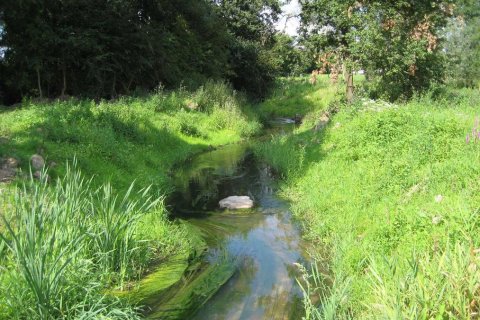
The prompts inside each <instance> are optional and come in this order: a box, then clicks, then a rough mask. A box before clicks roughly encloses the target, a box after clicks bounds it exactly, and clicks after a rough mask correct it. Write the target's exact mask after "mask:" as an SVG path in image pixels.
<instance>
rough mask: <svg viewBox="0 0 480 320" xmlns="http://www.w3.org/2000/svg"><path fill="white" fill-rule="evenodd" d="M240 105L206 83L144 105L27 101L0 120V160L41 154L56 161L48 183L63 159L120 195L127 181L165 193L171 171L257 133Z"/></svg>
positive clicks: (132, 101)
mask: <svg viewBox="0 0 480 320" xmlns="http://www.w3.org/2000/svg"><path fill="white" fill-rule="evenodd" d="M246 111H248V106H247V103H246V101H245V99H244V98H243V97H242V96H241V95H239V94H237V93H235V92H234V91H233V90H232V89H230V87H229V86H228V85H226V84H223V83H207V84H205V86H203V87H201V88H200V89H198V90H197V91H195V92H188V91H185V90H183V89H180V90H177V91H172V92H164V91H162V90H159V91H158V92H157V93H156V94H153V95H151V96H148V97H144V98H122V99H120V100H118V101H114V102H100V103H96V102H94V101H87V100H69V101H64V102H62V101H56V102H48V103H47V102H46V103H35V102H30V101H27V102H25V103H24V104H23V106H22V107H21V108H19V109H15V110H11V111H5V112H3V113H2V114H1V117H0V137H2V138H3V140H2V141H6V142H3V143H0V154H1V155H6V156H11V157H16V158H17V159H19V160H20V163H21V167H22V169H23V170H24V172H28V166H29V158H30V156H31V155H32V154H34V153H41V154H42V155H43V156H44V157H45V159H46V161H47V163H52V162H55V163H56V164H58V166H57V167H55V168H53V169H51V170H50V171H51V174H52V175H53V176H61V175H62V174H63V173H64V171H65V170H64V169H65V168H64V164H65V163H66V161H67V160H71V159H73V157H74V156H76V157H77V160H78V165H79V168H80V169H81V170H82V171H83V172H84V173H85V174H87V175H95V176H96V177H97V178H96V179H95V181H99V182H102V181H106V180H109V181H111V182H112V184H113V185H114V186H115V188H117V189H123V190H125V189H126V188H128V186H129V185H130V184H131V182H132V181H133V180H135V181H137V183H138V184H140V185H150V184H152V185H153V186H154V188H155V189H156V190H158V189H165V188H169V187H170V182H169V179H168V178H169V177H168V174H169V169H170V168H171V166H172V165H173V164H174V163H176V162H178V161H180V160H183V159H185V158H187V157H188V156H189V155H191V154H192V153H195V152H199V151H202V150H205V149H207V148H209V147H211V146H218V145H222V144H227V143H232V142H236V141H239V140H241V139H243V138H245V137H248V136H251V135H253V134H255V133H257V132H258V131H259V124H258V122H257V121H256V120H255V119H251V118H248V117H247V116H246V115H245V114H246V113H245V112H246Z"/></svg>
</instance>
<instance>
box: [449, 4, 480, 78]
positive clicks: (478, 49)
mask: <svg viewBox="0 0 480 320" xmlns="http://www.w3.org/2000/svg"><path fill="white" fill-rule="evenodd" d="M460 10H461V13H460V15H459V16H458V17H455V18H452V19H450V21H449V24H448V26H447V28H446V30H445V38H446V43H445V54H446V59H447V63H446V75H447V81H448V83H449V84H452V85H455V86H457V87H478V85H479V81H480V36H479V34H478V29H479V28H480V4H479V3H478V1H464V3H463V4H462V5H461V7H460Z"/></svg>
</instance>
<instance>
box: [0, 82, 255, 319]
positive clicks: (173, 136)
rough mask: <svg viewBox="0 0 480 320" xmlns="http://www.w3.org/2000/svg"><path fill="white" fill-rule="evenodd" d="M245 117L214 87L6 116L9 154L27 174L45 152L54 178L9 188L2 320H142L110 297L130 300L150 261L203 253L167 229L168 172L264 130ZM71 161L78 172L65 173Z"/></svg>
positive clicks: (182, 230) (179, 229) (229, 95)
mask: <svg viewBox="0 0 480 320" xmlns="http://www.w3.org/2000/svg"><path fill="white" fill-rule="evenodd" d="M247 108H248V106H246V105H245V100H244V99H243V98H242V96H240V95H238V94H237V93H235V92H234V91H233V90H232V89H231V88H230V87H229V86H228V85H225V84H223V83H213V82H212V83H207V84H205V85H204V86H203V87H201V88H200V89H198V90H197V91H195V92H188V91H185V90H184V89H180V90H177V91H173V92H165V91H163V90H161V89H160V90H158V92H157V93H156V94H154V95H151V96H148V97H145V98H125V99H122V100H119V101H116V102H100V103H98V104H97V103H95V102H93V101H92V102H91V101H86V100H69V101H64V102H61V101H57V102H53V103H50V104H49V105H43V104H36V103H35V102H32V101H28V102H25V103H24V106H23V108H21V109H19V110H12V111H9V112H5V113H3V114H2V118H1V119H0V128H1V129H0V130H1V131H0V135H1V136H2V138H3V140H2V144H1V145H0V150H1V154H2V155H8V156H11V157H16V158H18V159H19V160H20V162H21V164H22V167H23V169H24V172H28V166H29V165H28V164H29V157H30V155H31V154H33V153H35V152H40V153H42V154H43V155H44V156H45V158H46V159H47V163H48V164H49V165H50V166H51V167H52V169H51V170H52V171H49V172H45V173H44V176H43V178H42V179H43V180H42V182H36V181H34V180H33V179H32V178H29V177H28V176H25V177H24V178H25V179H26V180H25V181H26V182H22V181H20V180H19V181H18V186H15V184H13V185H10V186H9V185H4V186H2V198H1V200H2V203H1V205H0V210H1V211H0V216H1V219H2V220H1V221H2V222H1V223H0V236H1V241H0V243H1V245H0V252H1V253H2V255H1V270H2V272H1V275H0V288H1V290H0V291H1V292H2V294H1V295H0V317H1V318H18V319H21V318H28V319H34V318H40V319H55V318H69V319H70V318H81V319H98V318H99V317H106V318H116V319H117V318H136V317H138V310H135V309H133V308H132V306H129V305H128V304H127V303H126V302H124V301H122V300H120V299H118V298H113V297H112V296H110V295H107V294H106V292H107V291H106V290H107V289H109V288H112V287H113V288H118V289H120V290H121V289H126V288H129V287H130V285H131V281H134V280H136V279H138V278H139V276H141V275H143V274H145V272H147V271H149V270H150V269H149V268H150V267H151V264H152V263H153V262H154V261H162V260H164V259H167V258H169V257H170V256H172V255H176V256H178V255H179V254H181V255H182V256H183V257H184V259H188V258H189V256H190V252H191V251H194V250H196V249H195V248H196V247H197V246H198V243H191V241H193V242H195V241H196V240H198V239H196V238H195V237H192V234H191V231H190V230H189V229H188V228H187V227H186V226H184V225H182V224H178V223H173V222H169V221H168V219H167V212H166V210H165V208H164V207H163V202H162V199H163V194H164V193H165V192H166V191H168V190H169V189H170V187H171V183H170V181H169V176H168V170H169V169H170V168H171V166H172V165H173V164H174V163H175V162H177V161H180V160H182V159H184V158H186V157H187V156H188V155H189V154H192V153H193V152H198V151H201V150H204V149H207V148H210V147H211V146H212V145H219V144H225V143H230V142H234V141H238V140H240V139H242V138H244V137H248V136H251V135H252V134H255V133H256V132H257V131H258V129H259V127H260V125H259V123H258V122H256V121H255V119H254V118H247V116H245V114H244V113H243V110H244V109H245V110H247ZM75 156H76V158H77V160H76V162H78V164H77V165H76V167H75V168H72V167H69V166H65V165H64V164H65V163H66V160H67V159H73V158H74V157H75ZM52 161H54V162H56V163H57V164H53V163H52ZM77 167H78V168H77ZM77 169H81V170H82V171H83V172H86V173H87V174H88V176H90V175H92V174H94V175H95V176H94V177H93V178H91V179H86V178H84V177H83V176H82V175H81V174H80V173H79V172H78V170H77ZM47 174H48V175H49V176H50V177H48V176H47ZM56 177H58V180H56ZM47 181H51V183H47ZM106 181H111V182H112V184H110V183H108V182H106ZM132 181H136V182H135V185H138V186H142V188H143V189H142V191H140V192H139V193H138V192H137V190H139V189H140V187H135V186H134V185H133V184H132ZM149 185H150V187H148V188H146V186H149ZM192 254H195V253H194V252H192Z"/></svg>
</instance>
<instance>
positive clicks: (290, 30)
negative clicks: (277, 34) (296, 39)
mask: <svg viewBox="0 0 480 320" xmlns="http://www.w3.org/2000/svg"><path fill="white" fill-rule="evenodd" d="M282 9H283V15H284V17H283V18H282V19H280V21H278V23H277V30H280V31H285V33H287V34H289V35H291V36H296V35H297V29H298V27H299V26H300V18H298V17H295V18H290V19H288V21H287V23H286V24H285V20H286V17H285V15H289V14H300V10H301V8H300V4H299V3H298V0H291V1H290V3H289V4H286V5H284V6H283V7H282Z"/></svg>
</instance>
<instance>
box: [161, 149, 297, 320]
mask: <svg viewBox="0 0 480 320" xmlns="http://www.w3.org/2000/svg"><path fill="white" fill-rule="evenodd" d="M175 179H176V186H177V192H176V193H175V194H174V195H173V196H172V198H171V199H170V203H172V205H173V207H174V212H175V213H176V214H178V215H181V216H182V217H184V218H187V219H189V221H190V222H191V223H192V224H195V225H197V226H198V227H199V228H200V229H201V230H202V231H203V233H204V235H205V236H206V237H207V241H208V244H209V245H210V247H211V248H210V250H211V251H212V253H213V252H214V251H215V250H219V248H223V249H222V250H226V251H227V253H228V254H230V255H232V256H235V257H239V259H241V263H240V268H239V270H238V272H237V273H236V275H235V276H234V277H233V278H231V279H230V280H229V281H228V282H227V283H226V284H225V285H224V286H223V287H222V288H221V289H220V290H219V291H218V292H217V293H216V294H215V296H214V297H213V298H212V299H211V300H210V301H209V302H207V303H206V305H204V306H203V307H202V308H201V309H200V310H199V311H198V313H197V314H196V316H195V317H194V319H298V318H301V309H302V303H301V292H300V289H299V287H298V285H297V284H296V280H295V278H296V277H297V276H298V274H297V272H298V270H297V269H296V267H294V263H296V262H304V255H303V250H302V248H303V244H302V240H301V237H300V233H299V230H298V228H297V227H296V226H295V225H294V224H293V223H292V221H291V218H290V212H289V211H288V206H287V204H286V203H284V202H283V201H281V200H280V199H278V198H277V196H276V195H275V189H276V184H275V179H274V175H273V174H272V171H271V170H270V168H269V167H268V166H266V165H265V164H263V163H259V162H257V161H256V159H255V157H254V156H253V153H252V152H250V151H249V148H248V145H233V146H227V147H225V148H222V149H220V150H216V151H212V152H208V153H205V154H202V155H200V156H198V157H196V158H195V159H194V160H192V161H191V162H189V163H186V164H184V165H183V166H181V167H179V168H177V170H176V173H175ZM230 195H250V196H251V197H252V198H254V200H255V202H256V207H255V209H254V210H250V211H247V212H244V213H231V212H222V211H220V210H218V209H217V208H218V201H219V200H220V199H222V198H224V197H227V196H230ZM208 257H209V258H207V259H212V257H215V255H214V254H210V255H209V256H208ZM213 259H214V258H213Z"/></svg>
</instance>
